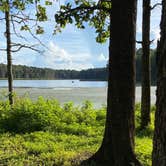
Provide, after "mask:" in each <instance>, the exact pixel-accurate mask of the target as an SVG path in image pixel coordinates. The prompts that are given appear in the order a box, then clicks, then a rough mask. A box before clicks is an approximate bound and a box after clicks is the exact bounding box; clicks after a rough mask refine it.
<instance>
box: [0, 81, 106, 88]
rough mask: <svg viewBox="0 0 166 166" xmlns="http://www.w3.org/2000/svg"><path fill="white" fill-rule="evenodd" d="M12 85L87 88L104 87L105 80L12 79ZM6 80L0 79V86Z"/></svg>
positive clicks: (5, 84) (20, 86) (2, 85)
mask: <svg viewBox="0 0 166 166" xmlns="http://www.w3.org/2000/svg"><path fill="white" fill-rule="evenodd" d="M13 84H14V87H17V88H18V87H19V88H67V87H76V88H87V87H106V86H107V82H106V81H80V80H14V83H13ZM7 86H8V83H7V80H0V87H7Z"/></svg>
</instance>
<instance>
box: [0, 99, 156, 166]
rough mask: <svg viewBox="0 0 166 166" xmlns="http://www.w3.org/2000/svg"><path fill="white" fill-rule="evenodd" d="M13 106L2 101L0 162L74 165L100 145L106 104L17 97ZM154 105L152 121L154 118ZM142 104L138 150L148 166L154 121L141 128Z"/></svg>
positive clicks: (58, 165) (28, 164)
mask: <svg viewBox="0 0 166 166" xmlns="http://www.w3.org/2000/svg"><path fill="white" fill-rule="evenodd" d="M15 100H16V101H15V104H14V105H13V107H12V109H11V108H10V106H9V103H8V102H7V101H0V132H1V136H0V165H7V166H8V165H9V166H10V165H11V166H18V165H20V166H22V165H23V166H24V165H25V166H33V165H34V166H35V165H46V166H52V165H55V166H70V165H72V164H73V163H75V164H76V163H77V162H79V161H80V160H82V159H85V158H87V157H89V156H90V155H92V154H93V153H94V152H95V151H97V149H98V148H99V147H100V144H101V141H102V136H103V131H104V124H105V113H106V109H105V107H102V108H100V109H94V108H93V105H92V103H90V102H89V101H86V102H84V103H83V104H82V106H74V105H73V103H71V102H70V103H66V104H64V105H63V106H61V105H60V103H59V102H58V101H56V100H45V99H43V98H42V97H39V99H38V100H37V101H32V100H30V99H29V98H24V99H19V98H17V99H15ZM154 109H155V108H154V107H152V121H153V119H154ZM139 124H140V104H137V105H136V153H137V156H138V158H139V159H140V160H141V162H142V163H143V165H144V166H150V165H151V151H152V135H153V123H152V124H151V125H150V126H149V128H147V129H146V130H144V131H140V130H139Z"/></svg>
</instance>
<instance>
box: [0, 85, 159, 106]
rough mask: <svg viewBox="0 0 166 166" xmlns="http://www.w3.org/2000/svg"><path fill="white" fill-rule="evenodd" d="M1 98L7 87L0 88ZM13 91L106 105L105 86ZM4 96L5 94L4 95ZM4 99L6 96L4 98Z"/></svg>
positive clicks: (153, 92)
mask: <svg viewBox="0 0 166 166" xmlns="http://www.w3.org/2000/svg"><path fill="white" fill-rule="evenodd" d="M0 92H1V96H2V97H1V98H3V93H4V92H5V93H6V92H7V88H0ZM14 92H15V93H16V94H17V96H18V97H29V98H30V99H32V100H36V99H37V98H38V97H39V96H43V97H44V98H45V99H57V100H58V101H59V102H60V103H61V104H64V103H67V102H73V103H74V104H75V105H81V104H82V103H83V102H84V101H86V100H89V101H91V102H92V103H93V105H94V107H96V108H99V107H101V106H102V105H106V102H107V87H88V88H87V87H54V88H36V87H34V88H30V87H26V88H24V87H21V88H20V87H16V88H14ZM155 95H156V87H151V104H152V105H153V104H155V103H156V96H155ZM4 98H5V96H4ZM5 99H6V98H5ZM135 102H136V103H140V102H141V87H140V86H139V87H136V98H135Z"/></svg>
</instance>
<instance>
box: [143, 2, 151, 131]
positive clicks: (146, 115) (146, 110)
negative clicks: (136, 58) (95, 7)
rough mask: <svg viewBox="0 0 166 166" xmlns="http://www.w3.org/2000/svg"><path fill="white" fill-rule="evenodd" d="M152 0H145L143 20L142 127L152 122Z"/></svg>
mask: <svg viewBox="0 0 166 166" xmlns="http://www.w3.org/2000/svg"><path fill="white" fill-rule="evenodd" d="M150 3H151V0H143V18H142V20H143V22H142V81H141V83H142V95H141V128H142V129H144V128H146V127H147V126H148V124H149V123H150V103H151V102H150V86H151V83H150V82H151V81H150V79H151V78H150V67H151V66H150V13H151V6H150Z"/></svg>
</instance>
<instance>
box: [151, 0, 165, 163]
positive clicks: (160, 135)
mask: <svg viewBox="0 0 166 166" xmlns="http://www.w3.org/2000/svg"><path fill="white" fill-rule="evenodd" d="M162 6H163V7H162V18H161V24H160V28H161V32H160V34H161V37H160V41H159V42H158V47H157V70H158V71H157V102H156V114H155V132H154V138H153V155H152V158H153V159H152V165H153V166H166V0H163V1H162Z"/></svg>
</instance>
